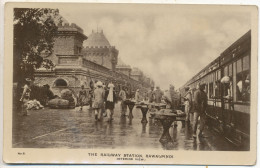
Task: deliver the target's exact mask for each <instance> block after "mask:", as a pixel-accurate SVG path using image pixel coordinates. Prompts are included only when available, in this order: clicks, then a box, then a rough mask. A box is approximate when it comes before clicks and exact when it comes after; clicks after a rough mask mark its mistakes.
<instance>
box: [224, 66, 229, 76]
mask: <svg viewBox="0 0 260 168" xmlns="http://www.w3.org/2000/svg"><path fill="white" fill-rule="evenodd" d="M224 76H228V66H226V67H225V68H224Z"/></svg>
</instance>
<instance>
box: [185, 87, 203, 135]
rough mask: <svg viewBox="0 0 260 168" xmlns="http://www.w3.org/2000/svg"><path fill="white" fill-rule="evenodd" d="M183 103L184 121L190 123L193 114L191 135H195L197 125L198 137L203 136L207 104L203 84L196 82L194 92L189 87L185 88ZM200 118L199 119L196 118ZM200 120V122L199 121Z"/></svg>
mask: <svg viewBox="0 0 260 168" xmlns="http://www.w3.org/2000/svg"><path fill="white" fill-rule="evenodd" d="M185 92H186V93H185V96H184V105H185V113H186V122H187V123H188V124H190V121H191V118H192V115H193V137H194V138H196V137H197V127H198V124H200V127H199V133H198V136H199V137H203V134H202V133H203V130H204V126H205V121H206V108H207V104H208V98H207V94H206V93H205V91H204V85H201V84H198V85H197V87H196V90H195V92H194V93H193V92H192V90H191V88H189V87H186V88H185ZM199 118H200V120H198V119H199ZM199 122H200V123H199Z"/></svg>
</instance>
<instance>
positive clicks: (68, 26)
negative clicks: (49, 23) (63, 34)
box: [58, 23, 84, 34]
mask: <svg viewBox="0 0 260 168" xmlns="http://www.w3.org/2000/svg"><path fill="white" fill-rule="evenodd" d="M58 31H77V32H79V33H81V34H84V32H83V29H82V28H81V27H79V26H78V25H76V24H75V23H71V24H69V23H64V24H62V23H59V24H58Z"/></svg>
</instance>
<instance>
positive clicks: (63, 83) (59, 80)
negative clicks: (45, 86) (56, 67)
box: [54, 79, 68, 87]
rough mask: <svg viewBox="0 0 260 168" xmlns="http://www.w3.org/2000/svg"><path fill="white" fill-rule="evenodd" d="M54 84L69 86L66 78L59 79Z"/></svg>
mask: <svg viewBox="0 0 260 168" xmlns="http://www.w3.org/2000/svg"><path fill="white" fill-rule="evenodd" d="M54 84H55V86H56V87H66V86H68V83H67V82H66V81H65V80H64V79H57V80H56V81H55V83H54Z"/></svg>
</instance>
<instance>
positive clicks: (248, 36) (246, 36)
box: [180, 30, 251, 89]
mask: <svg viewBox="0 0 260 168" xmlns="http://www.w3.org/2000/svg"><path fill="white" fill-rule="evenodd" d="M249 38H251V30H249V31H248V32H246V33H245V34H244V35H243V36H241V37H240V38H239V39H238V40H236V41H235V42H234V43H232V44H231V45H230V46H229V47H228V48H227V49H226V50H224V51H223V52H222V53H221V54H220V55H219V56H218V57H217V58H215V59H214V60H213V61H212V62H210V63H209V64H208V65H207V66H206V67H205V68H203V69H202V70H200V71H199V72H198V73H197V74H196V75H194V76H193V77H192V78H191V79H190V80H188V81H187V82H186V83H185V84H184V85H183V86H182V87H180V89H182V88H184V87H185V86H186V85H187V84H189V83H190V82H191V81H193V80H194V79H195V78H196V77H198V76H199V75H201V74H203V75H201V76H204V75H205V74H206V73H205V71H206V70H208V69H210V68H211V67H212V66H214V65H216V64H218V63H219V59H221V58H223V57H225V56H226V55H228V54H229V53H231V52H233V50H234V48H236V47H237V46H238V45H239V44H241V43H242V42H244V41H246V40H247V39H249Z"/></svg>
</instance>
